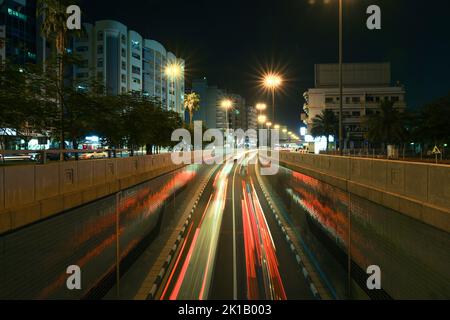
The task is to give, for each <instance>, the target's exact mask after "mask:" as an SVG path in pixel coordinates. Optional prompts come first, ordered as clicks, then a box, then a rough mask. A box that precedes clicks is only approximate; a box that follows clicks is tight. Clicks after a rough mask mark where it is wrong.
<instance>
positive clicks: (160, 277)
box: [146, 176, 211, 300]
mask: <svg viewBox="0 0 450 320" xmlns="http://www.w3.org/2000/svg"><path fill="white" fill-rule="evenodd" d="M210 179H211V176H208V177H207V179H206V181H204V182H203V184H202V186H201V187H200V193H199V194H198V196H197V199H196V200H195V202H194V205H193V207H192V210H191V213H190V214H189V216H188V217H187V219H186V221H185V222H184V224H183V228H182V229H181V231H180V232H179V234H178V237H177V240H176V241H175V244H174V245H173V247H172V249H171V250H170V253H169V255H168V256H167V259H166V261H164V264H163V266H162V268H161V271H160V272H159V274H158V276H157V277H156V279H155V281H154V282H153V286H152V289H151V290H150V292H149V294H148V295H147V298H146V300H154V299H155V296H156V293H157V291H158V289H159V287H160V286H161V283H162V281H163V279H164V277H165V275H166V273H167V271H168V269H169V266H170V263H171V262H172V260H173V258H174V257H175V253H176V252H177V250H178V247H179V246H180V244H181V243H182V242H183V241H184V236H185V233H186V230H187V229H188V227H189V225H190V223H191V222H192V215H193V214H194V212H195V209H197V206H198V203H199V201H200V198H201V197H202V196H203V193H204V192H205V189H206V186H207V184H208V182H209V180H210Z"/></svg>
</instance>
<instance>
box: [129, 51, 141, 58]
mask: <svg viewBox="0 0 450 320" xmlns="http://www.w3.org/2000/svg"><path fill="white" fill-rule="evenodd" d="M131 55H132V56H133V58H135V59H137V60H141V55H139V54H137V53H135V52H133V53H132V54H131Z"/></svg>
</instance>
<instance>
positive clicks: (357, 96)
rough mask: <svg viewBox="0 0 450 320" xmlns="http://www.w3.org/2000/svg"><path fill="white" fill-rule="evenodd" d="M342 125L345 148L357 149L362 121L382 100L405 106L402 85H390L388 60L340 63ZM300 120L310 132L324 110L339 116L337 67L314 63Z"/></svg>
mask: <svg viewBox="0 0 450 320" xmlns="http://www.w3.org/2000/svg"><path fill="white" fill-rule="evenodd" d="M343 84H344V89H343V124H344V129H345V135H346V136H345V140H346V146H347V147H350V148H351V147H354V148H360V147H362V144H363V142H364V127H363V121H364V119H365V117H366V116H369V115H371V114H376V113H379V112H380V111H379V108H380V103H381V102H382V101H392V102H394V107H396V108H398V109H399V110H400V111H403V110H405V109H406V101H405V94H406V92H405V88H404V87H403V86H402V85H400V84H396V85H392V84H391V68H390V64H389V63H352V64H344V66H343ZM304 98H305V101H306V103H305V105H304V111H305V113H306V115H304V117H303V120H304V122H305V124H306V125H307V126H308V132H311V131H310V130H311V127H312V123H313V119H314V118H315V117H317V116H318V115H320V114H322V112H323V111H324V110H326V109H329V110H333V111H334V112H335V114H336V116H337V117H338V116H339V106H340V100H339V99H340V95H339V66H338V65H337V64H318V65H316V66H315V88H312V89H309V90H308V91H307V92H305V94H304Z"/></svg>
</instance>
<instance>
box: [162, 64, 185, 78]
mask: <svg viewBox="0 0 450 320" xmlns="http://www.w3.org/2000/svg"><path fill="white" fill-rule="evenodd" d="M182 73H183V67H182V66H181V65H180V64H179V63H176V62H172V63H169V64H168V65H167V66H166V69H165V74H166V76H167V77H169V78H171V79H178V78H179V77H180V76H181V75H182Z"/></svg>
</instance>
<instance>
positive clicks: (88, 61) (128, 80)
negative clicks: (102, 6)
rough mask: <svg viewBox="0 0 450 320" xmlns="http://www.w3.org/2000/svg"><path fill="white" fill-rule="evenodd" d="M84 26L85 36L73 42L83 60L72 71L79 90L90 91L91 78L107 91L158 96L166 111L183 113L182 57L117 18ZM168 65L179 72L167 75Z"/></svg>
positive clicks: (112, 93)
mask: <svg viewBox="0 0 450 320" xmlns="http://www.w3.org/2000/svg"><path fill="white" fill-rule="evenodd" d="M84 28H85V31H86V32H85V35H84V36H83V38H79V39H75V40H74V42H73V50H74V51H75V53H76V54H77V55H78V57H79V58H80V59H81V63H80V64H79V65H78V66H76V67H74V70H73V75H74V80H75V85H76V86H77V87H78V88H79V89H80V90H83V89H84V90H88V89H89V88H88V85H89V83H90V80H92V79H96V80H97V81H99V82H100V83H102V84H103V85H104V88H105V93H106V94H110V95H118V94H125V93H133V94H142V95H143V96H146V97H149V98H155V99H156V100H157V101H159V102H160V103H161V105H162V107H163V109H165V110H172V111H176V112H178V113H179V114H180V115H183V114H184V90H185V85H184V67H185V62H184V60H183V59H179V58H177V57H176V56H175V55H174V54H173V53H171V52H168V51H167V50H166V49H165V48H164V46H163V45H162V44H160V43H159V42H157V41H154V40H150V39H144V38H143V37H142V35H140V34H139V33H138V32H136V31H134V30H129V29H128V28H127V27H126V26H125V25H123V24H122V23H120V22H117V21H113V20H101V21H97V22H96V23H95V24H84ZM169 65H176V66H177V67H178V69H177V73H176V74H169V75H168V74H166V70H167V67H168V66H169Z"/></svg>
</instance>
